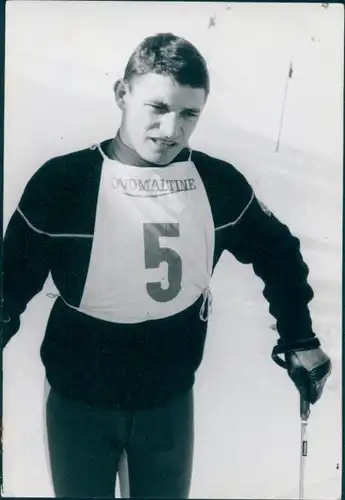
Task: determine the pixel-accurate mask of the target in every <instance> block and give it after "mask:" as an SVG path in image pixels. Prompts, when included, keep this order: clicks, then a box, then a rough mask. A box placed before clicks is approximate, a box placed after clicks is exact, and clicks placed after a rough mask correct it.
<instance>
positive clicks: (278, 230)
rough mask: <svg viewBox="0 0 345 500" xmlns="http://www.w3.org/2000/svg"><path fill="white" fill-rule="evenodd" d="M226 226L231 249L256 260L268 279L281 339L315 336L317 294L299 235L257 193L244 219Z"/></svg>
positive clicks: (268, 295) (247, 259) (258, 270)
mask: <svg viewBox="0 0 345 500" xmlns="http://www.w3.org/2000/svg"><path fill="white" fill-rule="evenodd" d="M223 230H224V231H226V234H224V237H225V242H226V243H225V246H226V248H227V250H229V251H230V252H231V253H232V254H233V255H234V256H235V258H236V259H237V260H238V261H240V262H242V263H246V264H252V266H253V269H254V272H255V274H256V275H257V276H258V277H259V278H261V279H262V281H263V282H264V289H263V295H264V297H265V298H266V300H267V301H268V302H269V312H270V314H271V315H272V316H273V317H274V318H275V319H276V325H277V331H278V333H279V336H280V342H282V343H284V344H294V343H296V342H298V341H301V340H306V339H311V338H314V337H315V334H314V332H313V329H312V321H311V317H310V312H309V307H308V304H309V302H310V301H311V300H312V298H313V296H314V294H313V290H312V288H311V287H310V285H309V284H308V281H307V278H308V274H309V269H308V266H307V265H306V263H305V262H304V260H303V257H302V254H301V252H300V241H299V239H298V238H297V237H296V236H294V235H293V234H291V232H290V230H289V228H288V227H287V226H286V225H285V224H283V223H282V222H280V221H279V220H278V219H277V218H276V217H275V216H274V214H272V213H271V212H270V211H269V210H268V209H267V208H266V207H265V206H264V205H263V204H262V203H261V202H260V201H259V200H258V199H257V198H256V197H255V196H253V198H252V201H251V203H250V204H249V206H248V207H247V209H246V210H245V211H244V213H243V214H242V216H241V217H240V219H239V220H237V221H236V223H235V224H233V225H230V226H228V227H227V228H225V229H223Z"/></svg>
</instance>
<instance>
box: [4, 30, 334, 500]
mask: <svg viewBox="0 0 345 500" xmlns="http://www.w3.org/2000/svg"><path fill="white" fill-rule="evenodd" d="M209 85H210V84H209V74H208V70H207V66H206V62H205V60H204V59H203V57H202V56H201V54H200V53H199V51H198V50H197V49H196V48H195V47H194V46H193V45H192V44H191V43H189V42H188V41H186V40H185V39H182V38H180V37H178V36H175V35H173V34H171V33H165V34H157V35H154V36H151V37H148V38H146V39H145V40H144V41H143V42H142V43H141V44H140V45H139V46H138V47H137V48H136V49H135V51H134V52H133V54H132V56H131V57H130V59H129V61H128V63H127V66H126V68H125V72H124V76H123V78H121V79H119V80H118V81H117V82H116V83H115V85H114V93H115V99H116V103H117V105H118V106H119V108H120V110H121V112H122V118H121V123H120V126H119V129H118V131H117V133H116V135H115V137H112V138H110V139H106V140H104V141H103V142H101V143H100V144H98V145H95V146H91V147H88V148H86V149H83V150H80V151H74V152H71V153H70V154H65V155H63V156H59V157H55V158H52V159H50V160H49V161H47V162H46V163H45V164H44V165H43V166H41V167H40V168H39V169H38V170H37V172H36V173H35V174H34V175H33V176H32V178H31V179H30V180H29V182H28V184H27V185H26V188H25V190H24V192H23V194H22V197H21V199H20V201H19V204H18V207H17V209H16V211H15V212H14V214H13V215H12V217H11V219H10V222H9V224H8V227H7V230H6V234H5V238H4V261H3V262H4V266H3V269H4V299H3V316H2V327H3V338H2V345H3V347H4V346H6V345H7V343H8V342H9V340H10V338H11V337H12V336H13V335H14V334H15V333H16V332H17V331H18V330H19V328H20V316H21V315H22V314H23V312H24V311H25V309H26V306H27V304H28V303H29V301H30V300H31V299H32V298H33V297H34V296H35V295H36V294H38V293H39V292H40V291H41V290H42V287H43V285H44V283H45V281H46V278H47V276H48V274H49V273H51V276H52V278H53V280H54V283H55V285H56V287H57V289H58V291H59V296H58V297H57V299H56V301H55V303H54V305H53V308H52V311H51V314H50V317H49V320H48V324H47V327H46V332H45V337H44V340H43V343H42V346H41V359H42V362H43V364H44V367H45V372H46V377H47V380H48V382H49V385H50V392H49V396H48V400H47V407H46V415H47V417H46V426H47V436H48V444H49V455H50V468H51V474H52V480H53V486H54V492H55V495H56V496H62V497H64V496H70V497H75V498H76V497H107V498H111V497H114V491H115V479H116V471H117V468H118V464H119V460H120V456H121V454H122V452H123V451H124V450H125V451H126V454H127V459H128V474H129V486H130V496H131V497H134V498H135V497H141V498H145V497H152V498H154V497H157V498H158V497H159V498H172V497H174V498H187V497H188V495H189V489H190V482H191V473H192V463H193V439H194V431H193V385H194V380H195V373H196V371H197V369H198V367H199V365H200V363H201V360H202V357H203V350H204V343H205V337H206V332H207V324H208V317H209V314H210V313H211V310H212V308H211V305H212V304H211V299H212V296H211V292H210V280H211V277H212V273H213V271H214V268H215V266H216V264H217V262H218V260H219V258H220V255H221V254H222V252H223V251H224V250H228V251H229V252H231V253H232V254H233V255H234V256H235V257H236V258H237V259H238V260H239V261H240V262H242V263H244V264H251V265H252V266H253V269H254V272H255V273H256V275H257V276H259V277H260V278H261V279H262V280H263V282H264V291H263V294H264V296H265V298H266V299H267V301H268V303H269V310H270V313H271V314H272V316H273V317H274V318H275V320H276V325H277V331H278V333H279V340H278V343H277V346H276V350H275V351H276V353H278V354H279V353H280V354H281V355H282V356H284V359H285V362H286V366H287V372H288V374H289V376H290V377H291V379H292V381H293V383H294V384H295V385H296V387H297V388H298V390H299V392H300V394H301V395H302V396H303V398H304V399H305V400H306V401H309V402H310V403H315V402H316V401H317V400H318V399H319V398H320V396H321V394H322V391H323V387H324V383H325V381H326V379H327V377H328V375H329V373H330V370H331V362H330V359H329V357H328V356H327V355H326V354H325V353H324V352H323V351H322V349H321V347H320V341H319V340H318V338H317V336H316V334H315V333H314V331H313V328H312V321H311V317H310V312H309V309H308V304H309V302H310V300H311V299H312V298H313V291H312V289H311V287H310V285H309V284H308V282H307V277H308V272H309V270H308V267H307V266H306V264H305V262H304V260H303V258H302V255H301V253H300V243H299V240H298V239H297V238H296V237H295V236H293V235H292V234H291V232H290V231H289V229H288V227H287V226H286V225H284V224H283V223H282V222H280V221H279V220H278V219H277V218H276V217H275V216H274V214H272V213H271V211H270V210H268V209H267V208H266V207H265V206H264V205H263V204H262V203H261V202H259V200H258V199H257V198H256V196H255V193H254V192H253V189H252V187H251V186H250V184H249V183H248V182H247V180H246V179H245V177H244V176H243V175H242V174H241V173H240V172H239V171H238V170H236V168H235V167H234V166H232V165H231V164H230V163H227V162H225V161H223V160H220V159H217V158H214V157H212V156H209V155H207V154H205V153H203V152H201V151H195V150H191V148H190V147H189V138H190V136H191V134H192V132H193V131H194V129H195V127H196V125H197V123H198V120H199V117H200V115H201V113H202V110H203V108H204V106H205V103H206V101H207V97H208V94H209V90H210V86H209ZM236 333H237V332H229V334H232V335H236ZM229 391H231V387H229Z"/></svg>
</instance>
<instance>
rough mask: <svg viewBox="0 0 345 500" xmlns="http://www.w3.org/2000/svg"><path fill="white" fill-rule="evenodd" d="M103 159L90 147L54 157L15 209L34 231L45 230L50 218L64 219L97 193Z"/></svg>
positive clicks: (42, 167)
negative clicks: (90, 194)
mask: <svg viewBox="0 0 345 500" xmlns="http://www.w3.org/2000/svg"><path fill="white" fill-rule="evenodd" d="M101 165H102V156H101V155H100V153H99V151H98V150H97V149H95V148H93V147H89V148H85V149H82V150H78V151H73V152H71V153H68V154H64V155H61V156H56V157H54V158H51V159H49V160H48V161H47V162H45V163H44V164H43V165H42V166H41V167H39V168H38V170H37V171H36V172H35V173H34V174H33V176H32V177H31V178H30V179H29V181H28V183H27V184H26V186H25V189H24V192H23V194H22V197H21V199H20V201H19V204H18V209H19V211H20V212H21V213H22V215H24V216H25V217H26V218H27V219H28V220H29V221H30V222H31V223H32V224H33V225H34V226H35V227H37V228H39V229H42V230H47V225H49V226H50V225H51V222H48V220H49V219H51V215H52V214H54V218H55V217H60V216H61V217H63V214H64V213H68V211H69V210H70V208H71V207H72V206H73V205H77V204H80V203H79V201H80V199H81V198H82V197H85V196H87V193H90V192H92V193H93V191H95V190H98V184H99V179H100V170H101Z"/></svg>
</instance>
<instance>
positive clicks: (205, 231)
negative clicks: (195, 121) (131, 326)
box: [78, 153, 214, 323]
mask: <svg viewBox="0 0 345 500" xmlns="http://www.w3.org/2000/svg"><path fill="white" fill-rule="evenodd" d="M102 155H103V158H104V163H103V167H102V173H101V180H100V188H99V194H98V202H97V213H96V221H95V230H94V239H93V246H92V251H91V259H90V263H89V269H88V274H87V279H86V283H85V287H84V293H83V296H82V300H81V303H80V307H79V308H78V309H79V310H80V311H82V312H84V313H85V314H88V315H90V316H93V317H95V318H99V319H102V320H105V321H110V322H116V323H138V322H142V321H146V320H152V319H159V318H166V317H168V316H171V315H174V314H176V313H179V312H181V311H183V310H184V309H186V308H188V307H189V306H191V305H192V304H193V303H194V302H195V301H196V300H197V299H198V298H199V297H200V295H201V294H202V293H203V292H204V291H205V290H206V289H207V288H208V286H209V282H210V279H211V276H212V264H213V252H214V223H213V218H212V213H211V208H210V204H209V201H208V197H207V194H206V191H205V188H204V185H203V182H202V180H201V178H200V176H199V174H198V171H197V169H196V167H195V165H194V164H193V162H191V161H184V162H177V163H173V164H171V165H169V166H167V167H163V168H146V167H144V168H143V167H136V166H130V165H124V164H122V163H120V162H118V161H115V160H110V159H109V158H107V157H106V156H105V155H104V154H103V153H102Z"/></svg>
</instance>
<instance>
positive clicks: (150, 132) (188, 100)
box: [115, 73, 206, 165]
mask: <svg viewBox="0 0 345 500" xmlns="http://www.w3.org/2000/svg"><path fill="white" fill-rule="evenodd" d="M115 95H116V100H117V103H118V105H119V107H120V108H121V110H122V111H123V115H122V122H121V127H120V134H121V138H122V140H123V141H124V142H125V144H126V145H127V146H129V147H130V148H132V149H134V150H135V151H136V152H137V153H138V155H139V156H140V157H141V158H143V159H144V160H146V161H148V162H151V163H156V164H158V165H166V164H168V163H170V162H171V161H172V160H173V159H174V158H175V157H176V156H177V155H178V153H179V152H180V151H181V150H182V149H183V148H184V147H186V145H187V144H188V140H189V137H190V136H191V134H192V132H193V131H194V129H195V127H196V124H197V122H198V119H199V116H200V114H201V111H202V109H203V108H204V105H205V102H206V93H205V90H204V89H200V88H192V87H188V86H181V85H179V84H178V83H177V82H176V81H175V80H174V79H173V78H171V77H169V76H164V75H157V74H155V73H148V74H146V75H142V76H138V77H135V78H133V80H132V81H131V85H130V88H129V86H128V85H127V84H125V83H124V82H123V81H122V80H119V81H118V82H116V84H115Z"/></svg>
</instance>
